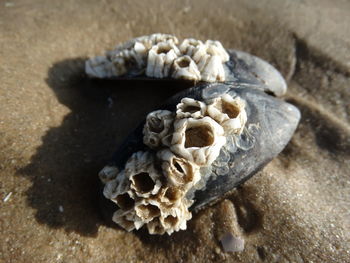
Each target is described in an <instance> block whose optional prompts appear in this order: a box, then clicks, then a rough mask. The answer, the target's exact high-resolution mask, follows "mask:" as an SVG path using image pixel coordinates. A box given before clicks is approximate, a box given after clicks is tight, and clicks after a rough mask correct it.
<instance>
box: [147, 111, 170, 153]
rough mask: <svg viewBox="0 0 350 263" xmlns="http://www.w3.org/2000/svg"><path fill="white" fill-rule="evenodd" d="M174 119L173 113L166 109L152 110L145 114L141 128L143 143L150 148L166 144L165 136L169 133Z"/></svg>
mask: <svg viewBox="0 0 350 263" xmlns="http://www.w3.org/2000/svg"><path fill="white" fill-rule="evenodd" d="M173 121H174V113H172V112H170V111H167V110H157V111H152V112H151V113H149V114H148V115H147V118H146V124H145V126H144V128H143V143H144V144H146V145H147V146H148V147H150V148H151V149H156V148H158V147H160V146H161V145H162V144H165V145H167V144H168V142H167V139H168V138H167V136H168V135H169V134H170V132H171V129H172V125H173Z"/></svg>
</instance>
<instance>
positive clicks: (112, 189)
mask: <svg viewBox="0 0 350 263" xmlns="http://www.w3.org/2000/svg"><path fill="white" fill-rule="evenodd" d="M103 194H104V196H105V197H106V198H108V199H110V200H111V201H113V202H114V203H116V204H117V205H118V206H119V207H120V208H121V209H123V210H124V211H127V210H130V209H132V208H133V206H134V204H135V200H134V196H133V195H132V193H131V192H130V181H129V180H128V179H127V178H126V177H125V173H124V171H121V172H120V173H119V174H118V176H117V177H116V178H115V179H114V180H111V181H108V182H107V183H106V185H105V187H104V189H103Z"/></svg>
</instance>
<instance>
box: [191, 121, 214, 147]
mask: <svg viewBox="0 0 350 263" xmlns="http://www.w3.org/2000/svg"><path fill="white" fill-rule="evenodd" d="M213 142H214V134H213V131H212V129H211V128H210V127H208V126H207V125H201V126H195V127H189V128H187V129H186V132H185V148H191V147H206V146H210V145H212V144H213Z"/></svg>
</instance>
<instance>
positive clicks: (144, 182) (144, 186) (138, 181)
mask: <svg viewBox="0 0 350 263" xmlns="http://www.w3.org/2000/svg"><path fill="white" fill-rule="evenodd" d="M133 180H134V185H135V189H136V191H138V192H141V193H148V192H150V191H152V190H153V188H154V185H155V183H154V182H153V180H152V178H151V177H150V175H149V174H148V173H145V172H143V173H139V174H136V175H134V176H133Z"/></svg>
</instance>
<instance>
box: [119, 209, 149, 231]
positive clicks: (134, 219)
mask: <svg viewBox="0 0 350 263" xmlns="http://www.w3.org/2000/svg"><path fill="white" fill-rule="evenodd" d="M112 220H113V221H114V222H115V223H117V224H118V225H120V226H121V227H122V228H124V229H125V230H126V231H128V232H130V231H132V230H134V229H140V228H141V227H142V226H143V225H144V224H145V222H144V221H143V220H142V219H141V218H140V217H138V216H137V215H136V212H135V210H129V211H124V210H121V209H120V210H117V211H115V212H114V214H113V217H112Z"/></svg>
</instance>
